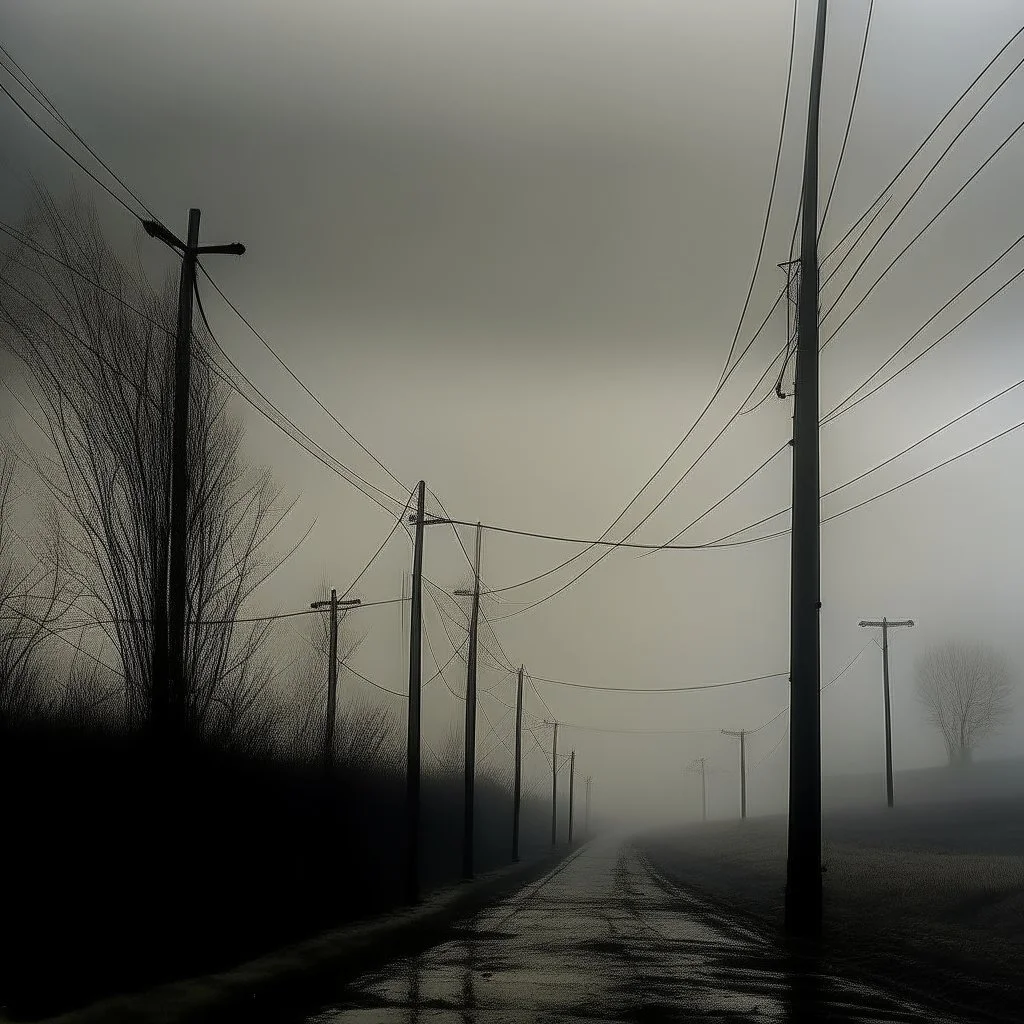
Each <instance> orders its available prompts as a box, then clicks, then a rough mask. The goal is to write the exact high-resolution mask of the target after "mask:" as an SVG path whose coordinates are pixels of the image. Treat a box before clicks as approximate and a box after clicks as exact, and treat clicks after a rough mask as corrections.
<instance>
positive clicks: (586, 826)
mask: <svg viewBox="0 0 1024 1024" xmlns="http://www.w3.org/2000/svg"><path fill="white" fill-rule="evenodd" d="M592 781H593V780H592V779H591V777H590V776H589V775H588V776H587V799H586V803H585V804H584V809H583V837H584V838H585V839H589V838H590V784H591V782H592Z"/></svg>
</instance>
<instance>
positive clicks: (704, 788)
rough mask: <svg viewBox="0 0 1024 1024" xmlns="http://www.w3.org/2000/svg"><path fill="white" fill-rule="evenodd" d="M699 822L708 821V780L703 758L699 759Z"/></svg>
mask: <svg viewBox="0 0 1024 1024" xmlns="http://www.w3.org/2000/svg"><path fill="white" fill-rule="evenodd" d="M700 820H701V821H707V820H708V780H707V775H706V773H705V767H704V758H703V757H702V758H701V759H700Z"/></svg>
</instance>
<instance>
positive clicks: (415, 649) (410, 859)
mask: <svg viewBox="0 0 1024 1024" xmlns="http://www.w3.org/2000/svg"><path fill="white" fill-rule="evenodd" d="M426 500H427V485H426V482H425V481H423V480H421V481H420V482H419V484H417V486H416V513H415V515H411V516H409V522H410V523H415V524H416V533H415V539H414V542H413V555H412V581H411V586H410V590H409V716H408V731H407V739H406V754H405V807H406V834H405V843H406V880H405V892H406V900H407V902H409V903H416V902H418V901H419V898H420V882H419V839H420V690H421V689H422V686H423V527H424V526H433V525H434V524H435V523H439V522H447V520H441V519H425V518H424V506H425V505H426Z"/></svg>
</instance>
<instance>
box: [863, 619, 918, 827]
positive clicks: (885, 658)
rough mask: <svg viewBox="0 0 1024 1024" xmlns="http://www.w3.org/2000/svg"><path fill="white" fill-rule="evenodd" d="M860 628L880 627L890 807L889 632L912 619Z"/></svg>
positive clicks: (873, 622)
mask: <svg viewBox="0 0 1024 1024" xmlns="http://www.w3.org/2000/svg"><path fill="white" fill-rule="evenodd" d="M859 625H861V626H881V627H882V689H883V691H884V693H885V796H886V800H887V801H888V804H889V806H890V807H892V805H893V801H892V717H891V714H890V711H889V630H890V629H891V628H892V627H893V626H908V627H912V626H913V625H914V620H913V619H901V620H900V621H899V622H894V621H892V620H890V619H885V618H883V619H882V620H881V621H880V622H875V621H870V620H867V619H861V621H860V623H859Z"/></svg>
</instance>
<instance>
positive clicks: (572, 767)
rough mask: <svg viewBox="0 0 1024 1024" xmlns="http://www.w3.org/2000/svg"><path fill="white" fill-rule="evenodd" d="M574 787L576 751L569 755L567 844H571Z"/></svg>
mask: <svg viewBox="0 0 1024 1024" xmlns="http://www.w3.org/2000/svg"><path fill="white" fill-rule="evenodd" d="M575 788H576V751H575V750H574V751H573V752H572V753H571V754H570V755H569V845H570V846H572V802H573V796H574V791H575Z"/></svg>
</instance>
